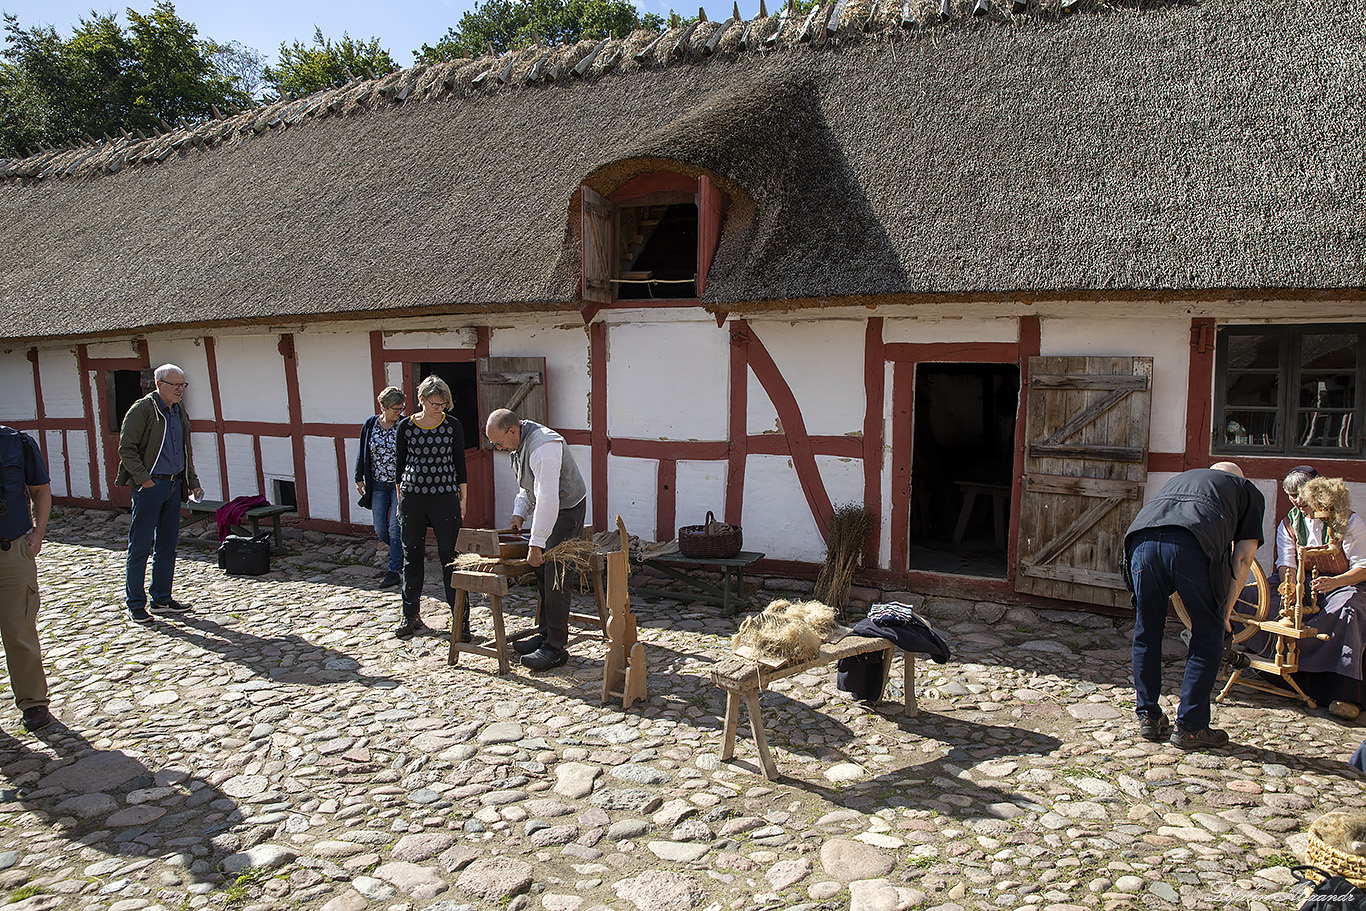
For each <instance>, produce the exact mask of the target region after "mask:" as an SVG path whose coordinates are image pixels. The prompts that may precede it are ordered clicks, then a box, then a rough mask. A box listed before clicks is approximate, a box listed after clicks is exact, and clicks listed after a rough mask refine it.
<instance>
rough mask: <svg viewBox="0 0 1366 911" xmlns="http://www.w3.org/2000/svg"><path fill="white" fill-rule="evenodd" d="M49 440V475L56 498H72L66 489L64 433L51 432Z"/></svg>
mask: <svg viewBox="0 0 1366 911" xmlns="http://www.w3.org/2000/svg"><path fill="white" fill-rule="evenodd" d="M44 436H45V437H46V438H47V473H48V475H49V476H50V477H51V479H52V495H53V496H54V497H65V496H70V492H69V491H68V490H67V489H66V450H65V449H63V448H62V432H61V431H60V430H49V431H48V432H47V433H46V434H44Z"/></svg>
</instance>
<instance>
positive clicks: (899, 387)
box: [888, 346, 915, 571]
mask: <svg viewBox="0 0 1366 911" xmlns="http://www.w3.org/2000/svg"><path fill="white" fill-rule="evenodd" d="M888 347H891V346H888ZM914 402H915V363H914V362H913V361H905V360H898V361H894V362H893V363H892V492H891V504H890V505H891V510H892V547H891V553H890V554H889V559H890V561H891V563H890V565H891V568H892V569H893V570H898V571H904V570H905V569H906V567H907V566H908V565H909V564H910V546H911V543H910V537H909V532H910V527H911V440H912V430H913V428H912V426H911V414H912V411H913V409H912V405H913V403H914Z"/></svg>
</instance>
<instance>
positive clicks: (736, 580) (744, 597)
mask: <svg viewBox="0 0 1366 911" xmlns="http://www.w3.org/2000/svg"><path fill="white" fill-rule="evenodd" d="M763 558H764V555H763V554H761V553H757V552H755V551H749V550H742V551H740V552H739V553H738V554H736V555H735V556H733V557H685V556H683V555H682V554H679V553H672V554H664V555H663V556H659V557H650V558H647V559H646V560H645V561H644V563H645V565H646V566H648V567H650V568H651V569H656V570H659V571H660V572H661V573H663V574H664V575H666V576H668V577H669V578H671V579H674V580H675V581H677V582H681V583H683V584H684V585H686V586H687V587H688V591H685V592H677V591H670V590H669V589H667V588H647V587H645V586H643V585H637V586H635V590H636V593H637V594H641V595H654V596H656V597H661V598H673V599H675V600H678V601H702V602H704V603H706V604H715V605H718V606H719V607H720V608H721V610H722V611H723V612H724V613H728V614H737V613H739V612H740V608H741V607H747V606H748V605H749V596H748V594H747V593H746V592H745V567H747V566H751V565H753V564H755V563H758V562H759V561H760V560H762V559H763ZM679 566H695V567H697V571H703V572H708V571H710V572H715V571H719V572H720V573H721V585H720V586H719V587H718V586H716V585H712V584H711V583H710V582H708V581H706V580H705V579H700V578H698V577H697V576H696V575H693V574H690V573H687V572H684V571H683V570H681V569H678V568H677V567H679ZM732 580H733V583H732Z"/></svg>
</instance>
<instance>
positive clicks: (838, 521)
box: [812, 503, 877, 610]
mask: <svg viewBox="0 0 1366 911" xmlns="http://www.w3.org/2000/svg"><path fill="white" fill-rule="evenodd" d="M876 526H877V522H876V518H875V517H874V516H873V514H872V512H871V511H869V510H868V509H866V508H865V507H863V506H860V505H858V504H857V503H845V504H844V505H842V506H837V507H836V508H835V513H834V515H833V516H831V518H830V525H829V526H828V527H827V528H826V536H827V539H828V542H829V543H828V545H827V547H826V552H825V564H824V565H823V566H821V574H820V576H819V577H818V578H817V579H816V588H815V590H814V591H812V594H813V595H814V596H815V597H816V598H818V599H819V600H821V601H823V602H825V603H826V604H830V605H833V606H834V607H835V609H836V610H843V608H844V606H845V605H847V604H848V603H849V586H850V585H851V584H852V583H853V581H854V570H855V569H857V568H858V564H859V561H860V560H861V559H862V558H863V547H864V545H865V544H867V543H868V537H869V536H870V535H871V534H872V533H873V531H874V530H875V529H876Z"/></svg>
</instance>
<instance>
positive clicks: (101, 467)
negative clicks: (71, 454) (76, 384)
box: [72, 372, 117, 500]
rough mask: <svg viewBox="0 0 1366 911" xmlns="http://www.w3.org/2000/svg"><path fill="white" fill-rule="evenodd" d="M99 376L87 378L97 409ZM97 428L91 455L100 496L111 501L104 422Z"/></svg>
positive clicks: (86, 473)
mask: <svg viewBox="0 0 1366 911" xmlns="http://www.w3.org/2000/svg"><path fill="white" fill-rule="evenodd" d="M99 375H100V374H99V373H98V372H97V373H92V374H90V375H89V376H88V378H87V379H88V380H89V382H90V401H91V402H92V403H95V405H96V407H97V408H98V403H99V389H98V386H97V383H99V379H98V377H99ZM101 417H102V416H101ZM95 428H96V431H95V437H94V439H93V440H90V441H89V445H90V454H91V458H93V459H94V461H95V467H96V476H97V477H98V478H99V495H100V498H101V499H104V500H107V499H109V477H110V474H111V472H108V471H106V470H105V462H104V445H103V443H102V440H103V432H104V424H103V422H102V421H98V420H97V421H96V422H95ZM82 436H86V435H85V434H82ZM115 458H117V455H116V456H115ZM85 475H86V480H85V484H86V485H87V486H89V484H90V477H89V472H85ZM72 483H73V484H74V483H75V482H74V481H73V482H72ZM90 496H94V494H93V493H92V494H90Z"/></svg>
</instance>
